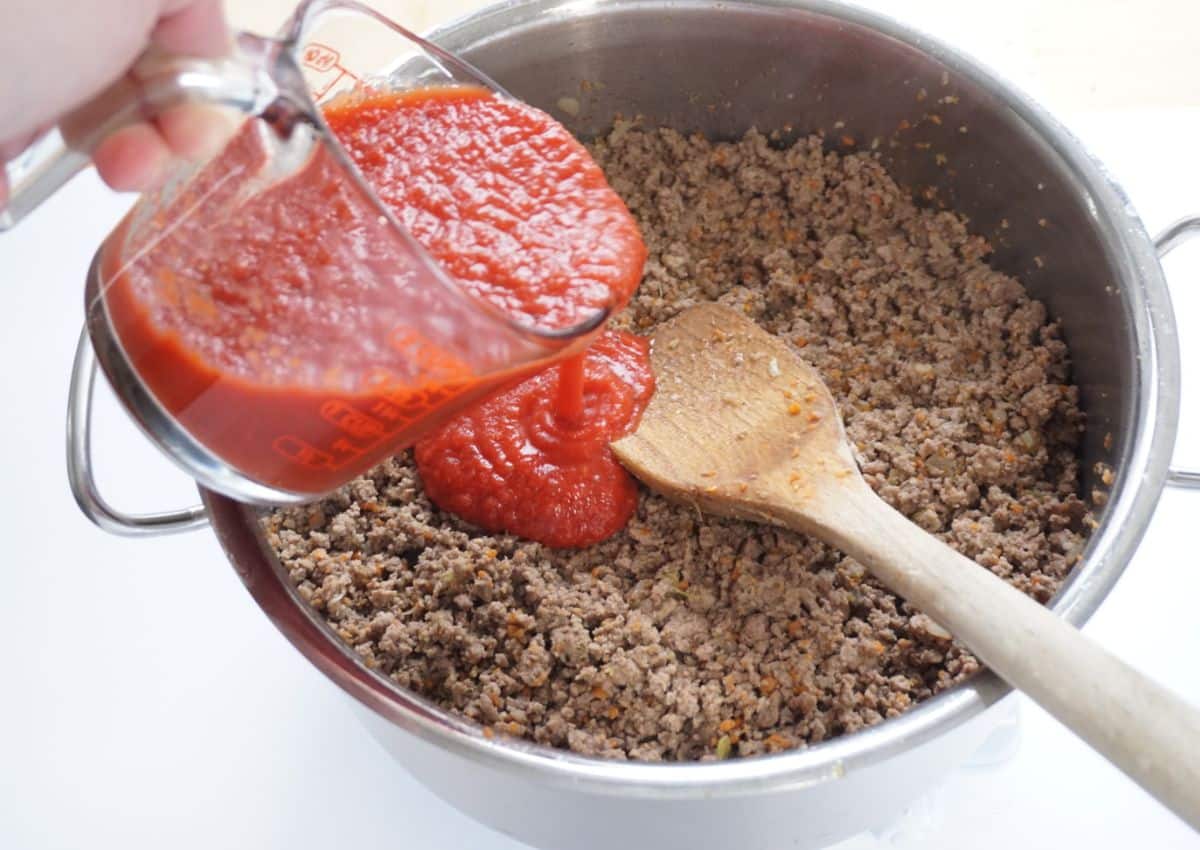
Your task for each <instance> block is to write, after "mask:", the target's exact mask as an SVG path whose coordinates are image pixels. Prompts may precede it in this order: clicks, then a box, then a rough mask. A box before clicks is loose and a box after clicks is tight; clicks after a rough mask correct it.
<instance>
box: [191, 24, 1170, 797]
mask: <svg viewBox="0 0 1200 850" xmlns="http://www.w3.org/2000/svg"><path fill="white" fill-rule="evenodd" d="M575 5H576V4H575V3H574V2H572V0H506V2H500V3H497V4H494V5H491V6H487V7H485V8H483V9H481V10H479V11H477V12H475V13H472V14H469V15H466V16H464V17H462V18H458V19H456V20H454V21H452V22H451V23H448V24H446V25H444V26H442V27H439V28H438V29H436V30H434V31H433V32H432V33H430V34H429V36H428V37H429V39H430V40H432V41H434V42H435V43H438V44H439V45H440V46H442V47H445V48H446V49H449V50H451V51H455V50H457V49H461V48H463V47H466V46H469V45H478V44H480V43H484V42H486V41H487V40H488V39H489V38H490V39H495V38H499V37H503V35H504V34H506V33H508V32H511V31H512V30H514V29H518V28H520V27H523V26H528V25H530V24H532V23H534V22H536V21H538V20H544V19H545V17H546V16H548V15H554V14H558V15H560V16H561V15H566V14H569V13H570V12H571V11H572V7H574V6H575ZM647 6H651V7H653V6H662V7H663V8H664V9H667V8H669V9H672V10H684V9H707V8H712V7H714V6H726V7H728V6H739V7H748V8H753V9H759V10H762V11H763V12H764V13H778V14H786V13H788V12H801V13H807V14H815V15H820V16H825V17H831V18H834V19H836V20H839V21H841V22H844V23H848V24H851V25H856V26H862V27H866V28H869V29H873V30H875V31H877V32H880V33H882V34H883V35H886V36H888V37H890V38H893V39H895V40H897V41H900V42H902V43H904V44H906V45H908V46H910V47H913V48H915V49H917V50H919V51H922V52H924V53H926V54H927V55H929V56H930V57H931V58H932V59H934V60H935V61H938V62H940V63H941V64H943V65H944V66H946V68H947V69H948V70H949V71H951V72H952V73H954V74H957V75H961V76H962V77H964V78H967V79H969V80H970V81H971V82H973V83H975V84H977V85H979V86H980V87H982V88H984V89H986V90H987V91H989V92H990V93H991V94H993V95H994V96H996V97H997V98H998V99H999V100H1000V101H1002V102H1003V103H1004V104H1005V106H1006V107H1007V108H1009V109H1011V110H1012V111H1013V112H1014V113H1015V114H1016V115H1017V116H1018V117H1019V118H1020V119H1021V120H1023V121H1024V122H1025V123H1026V125H1028V127H1029V128H1030V129H1031V130H1033V131H1034V132H1035V133H1036V134H1037V135H1038V137H1039V138H1040V139H1041V140H1042V141H1044V142H1045V143H1046V144H1047V145H1048V147H1049V148H1050V149H1051V150H1052V151H1053V153H1054V154H1055V155H1057V156H1058V157H1059V158H1060V159H1061V161H1062V163H1063V165H1064V166H1065V168H1066V170H1067V171H1068V173H1069V176H1070V177H1071V179H1072V180H1073V181H1074V183H1075V184H1076V186H1077V188H1078V189H1079V191H1081V192H1082V193H1084V195H1085V197H1087V198H1088V199H1089V202H1090V203H1092V204H1093V205H1094V221H1095V222H1096V226H1097V227H1098V229H1099V230H1100V232H1101V235H1102V236H1103V237H1104V241H1105V243H1106V244H1107V246H1108V248H1109V250H1110V251H1111V252H1112V258H1111V259H1112V262H1113V264H1114V267H1116V268H1117V269H1119V271H1120V272H1121V277H1120V279H1121V282H1122V284H1136V285H1122V286H1120V297H1122V298H1123V299H1124V300H1125V301H1126V303H1127V305H1128V311H1129V314H1130V321H1131V324H1132V327H1131V336H1132V339H1133V342H1134V349H1135V351H1134V356H1135V361H1136V362H1135V365H1134V369H1133V381H1134V383H1133V386H1132V388H1131V390H1132V391H1131V404H1132V407H1133V409H1134V410H1135V411H1136V412H1137V415H1136V416H1135V430H1134V433H1133V434H1131V435H1130V440H1129V441H1128V442H1127V444H1126V446H1125V452H1124V456H1123V457H1122V458H1121V459H1120V460H1119V461H1118V463H1117V479H1116V481H1115V482H1114V485H1113V488H1112V492H1111V494H1110V499H1109V503H1108V507H1107V510H1106V514H1105V517H1104V521H1103V522H1102V523H1101V525H1100V527H1099V528H1097V529H1096V531H1095V532H1094V534H1093V535H1092V538H1091V539H1090V540H1089V541H1088V546H1087V549H1086V550H1085V557H1084V558H1083V559H1082V560H1081V561H1080V564H1081V566H1080V567H1079V568H1077V570H1076V571H1075V572H1074V573H1073V574H1072V576H1071V577H1070V578H1069V579H1068V580H1067V582H1066V583H1065V584H1064V586H1063V588H1062V589H1061V590H1060V592H1059V593H1058V595H1057V596H1056V597H1055V599H1054V600H1053V601H1052V603H1051V606H1050V607H1051V608H1052V610H1053V611H1054V612H1055V613H1057V614H1059V615H1060V616H1062V617H1063V618H1065V619H1066V620H1067V621H1068V622H1070V623H1071V624H1073V625H1075V626H1081V625H1083V623H1085V622H1086V621H1087V619H1088V618H1089V617H1090V616H1091V614H1092V613H1093V612H1094V611H1095V610H1096V608H1097V607H1098V606H1099V604H1100V603H1101V602H1102V601H1103V599H1104V598H1105V597H1106V596H1107V594H1108V592H1109V591H1110V590H1111V589H1112V587H1113V586H1114V585H1115V584H1116V582H1117V580H1118V579H1119V578H1120V576H1121V573H1122V572H1123V571H1124V569H1125V566H1126V565H1127V563H1128V562H1129V559H1130V558H1131V557H1132V555H1133V553H1134V551H1135V549H1136V548H1137V545H1138V544H1139V542H1140V541H1141V538H1142V536H1143V534H1144V533H1145V531H1146V528H1147V526H1148V525H1149V522H1150V518H1151V516H1152V514H1153V512H1154V508H1155V506H1156V505H1157V502H1158V499H1159V496H1160V495H1161V493H1162V490H1163V487H1164V484H1165V482H1166V478H1167V467H1168V463H1169V461H1170V455H1171V451H1170V449H1171V447H1173V446H1174V443H1175V436H1176V431H1177V427H1178V417H1179V394H1180V359H1179V348H1178V340H1177V334H1176V325H1175V318H1174V314H1173V312H1172V309H1171V303H1170V296H1169V293H1168V290H1167V286H1166V282H1165V280H1164V277H1163V274H1162V269H1161V267H1160V265H1159V262H1158V258H1157V256H1156V253H1155V250H1154V247H1153V243H1152V242H1151V240H1150V237H1149V236H1148V234H1147V232H1146V230H1145V227H1144V226H1143V225H1142V222H1141V220H1140V219H1139V218H1138V216H1137V213H1136V212H1135V210H1134V209H1133V207H1132V205H1131V204H1130V203H1129V201H1128V198H1127V197H1126V195H1125V193H1124V191H1123V190H1122V189H1121V188H1120V186H1119V185H1118V184H1117V183H1116V182H1115V180H1113V178H1112V177H1111V176H1110V175H1109V174H1108V172H1107V171H1106V170H1105V169H1104V167H1103V165H1101V164H1100V163H1099V161H1097V160H1096V159H1095V158H1093V157H1092V156H1091V155H1090V154H1089V153H1088V152H1087V151H1086V149H1085V148H1084V146H1083V145H1082V144H1081V143H1080V142H1079V140H1078V139H1076V138H1075V137H1074V136H1073V135H1072V134H1071V133H1070V132H1069V131H1068V130H1067V129H1066V128H1065V127H1063V126H1062V125H1061V124H1060V123H1059V122H1058V121H1056V120H1055V119H1054V118H1053V117H1051V116H1050V115H1049V113H1047V112H1046V111H1045V110H1044V109H1043V108H1042V107H1040V106H1039V105H1038V104H1037V103H1035V102H1034V101H1033V100H1032V99H1030V98H1029V97H1028V96H1027V95H1025V94H1024V93H1022V92H1020V91H1018V90H1016V89H1015V88H1014V87H1012V86H1011V85H1009V84H1008V83H1006V82H1004V81H1003V80H1002V79H1001V78H1000V77H999V76H998V75H996V74H994V73H993V72H991V71H989V70H988V69H987V68H985V67H984V66H983V65H982V64H980V63H979V62H977V61H975V60H974V59H971V58H969V57H967V56H966V55H964V54H962V53H960V52H958V51H957V50H955V49H953V48H951V47H949V46H947V45H945V44H942V43H941V42H939V41H937V40H935V39H933V38H930V37H928V36H926V35H924V34H922V33H919V32H917V31H915V30H913V29H911V28H909V27H907V26H905V25H903V24H901V23H899V22H897V21H895V20H892V19H891V18H889V17H887V16H884V15H880V14H877V13H875V12H872V11H867V10H864V9H859V8H856V7H852V6H846V5H843V4H841V3H837V2H831V0H793V1H792V2H789V0H740V2H737V1H735V2H729V0H726V2H715V1H714V0H591V2H589V3H588V4H587V5H586V9H587V10H591V9H593V8H596V7H600V8H603V9H608V10H613V11H616V10H620V9H624V8H637V7H647ZM201 495H202V497H203V500H204V503H205V507H206V508H207V510H208V514H209V517H210V520H211V522H212V525H213V528H214V530H215V531H216V533H217V537H218V539H219V540H220V542H221V545H222V547H223V548H224V550H225V552H226V555H227V556H228V557H229V559H230V561H231V562H232V563H233V564H234V567H235V569H236V570H237V571H238V574H239V575H240V576H241V578H242V580H243V582H244V583H245V584H246V586H247V588H248V589H249V591H250V593H251V594H252V596H253V597H254V598H255V600H256V601H257V602H258V604H259V606H260V607H261V608H262V609H263V611H264V612H265V613H266V614H267V615H268V617H270V618H271V620H272V621H274V623H275V625H276V626H277V627H278V628H279V630H280V631H281V632H283V634H284V635H285V636H286V637H287V638H288V640H289V641H291V643H292V644H293V645H294V646H296V648H297V649H299V650H300V652H301V653H302V654H303V655H304V656H305V657H306V658H308V659H309V660H310V661H311V662H313V663H314V664H315V665H316V666H317V667H318V668H319V669H320V670H321V671H322V672H323V673H325V674H326V675H327V676H328V677H329V678H331V679H332V680H333V681H334V682H335V683H336V684H337V685H339V686H340V687H341V688H342V689H343V690H345V691H347V692H348V693H349V694H350V695H351V696H353V697H354V698H355V699H357V700H358V701H360V702H362V703H363V704H365V705H366V706H367V707H369V708H371V709H372V710H374V711H375V712H377V713H378V714H380V715H382V716H383V717H385V718H386V719H388V720H389V721H391V722H392V723H394V724H396V725H398V726H400V727H401V728H403V729H405V730H407V731H408V732H410V733H412V734H414V735H416V736H418V737H420V738H422V739H424V740H425V741H426V742H428V743H430V744H432V745H434V746H436V747H439V748H443V749H445V750H447V751H449V752H451V753H454V754H455V755H457V756H460V757H462V758H464V759H466V760H468V761H472V762H476V763H478V764H480V765H482V766H488V767H491V768H494V769H497V770H499V771H502V772H507V773H509V774H512V775H515V776H519V777H521V778H525V779H528V780H533V781H537V782H543V783H546V782H552V783H558V784H561V785H563V786H570V787H572V788H574V789H577V790H579V791H586V792H589V793H598V794H606V795H617V796H625V797H641V798H651V799H667V798H674V799H690V798H699V797H706V798H711V797H717V796H719V797H727V796H738V795H747V794H756V793H762V792H767V791H771V792H777V791H783V790H792V789H796V788H802V787H805V786H808V785H814V784H817V783H820V782H824V781H828V780H832V779H838V778H841V777H843V776H845V775H846V774H847V773H850V772H852V771H857V770H860V769H863V768H866V767H869V766H871V765H873V764H875V763H877V762H880V761H883V760H885V759H887V758H890V757H892V756H894V755H897V754H899V753H901V752H904V751H906V750H909V749H912V748H914V747H917V746H919V745H921V744H924V743H927V742H929V741H931V740H932V739H934V738H935V737H937V736H939V735H940V734H942V733H943V732H946V731H949V730H951V729H953V728H955V727H957V726H960V725H961V724H963V723H965V722H967V721H968V720H970V719H972V718H973V717H976V716H977V715H979V714H980V713H981V712H983V711H984V710H985V709H987V708H988V707H989V706H990V705H992V704H993V703H995V702H996V701H997V700H999V699H1001V698H1003V697H1004V696H1006V695H1007V694H1009V693H1010V692H1011V688H1009V687H1008V685H1006V684H1005V683H1004V682H1002V681H1001V680H1000V679H999V678H998V677H997V676H996V675H995V674H993V673H991V672H990V671H984V672H983V673H981V674H979V675H977V676H975V677H973V678H972V679H971V680H969V681H967V682H964V683H962V684H960V685H958V686H956V687H954V688H952V689H950V690H948V691H945V692H943V693H941V694H939V695H937V696H935V697H932V698H930V699H928V700H925V701H924V702H922V703H920V704H919V705H917V706H916V707H915V708H913V709H911V710H909V711H907V712H905V713H904V714H902V715H900V716H899V717H896V718H892V719H888V720H885V721H883V722H881V723H878V724H876V725H874V726H871V727H868V728H866V729H863V730H860V731H857V732H852V733H849V734H846V735H842V736H839V737H837V738H833V739H831V740H827V741H822V742H820V743H817V744H813V745H811V746H809V747H806V748H803V749H797V750H791V751H788V752H785V753H779V754H776V755H769V756H757V757H754V758H749V759H744V760H736V759H735V760H730V761H721V762H705V763H694V762H693V763H671V764H652V763H641V762H614V761H610V760H603V759H596V758H589V757H585V756H579V755H576V754H573V753H569V752H564V751H560V750H555V749H552V748H549V747H545V746H541V745H537V744H532V743H529V742H526V741H521V740H511V739H507V740H506V739H501V738H490V739H489V738H486V737H484V735H483V734H482V731H481V729H480V728H479V727H478V726H477V725H475V724H473V723H470V722H468V721H465V720H463V719H460V718H458V717H455V716H453V715H451V714H449V713H448V712H446V711H444V710H442V709H441V708H439V707H437V706H436V705H434V704H432V703H430V702H428V701H426V700H424V699H422V698H420V697H417V696H415V695H414V694H411V693H408V692H407V691H405V690H403V689H402V688H400V687H399V686H398V685H396V684H395V683H394V682H392V681H391V680H390V679H388V678H387V677H385V676H383V675H382V674H379V673H377V672H375V671H373V670H370V669H368V668H367V667H366V666H365V665H364V664H363V663H362V662H361V661H360V660H359V659H358V656H357V655H356V654H355V653H354V652H353V650H352V649H351V648H350V647H348V646H346V645H344V643H343V642H342V641H341V640H340V639H339V638H337V636H336V635H335V634H334V633H333V631H332V629H330V627H329V626H328V625H326V624H325V623H324V621H322V620H321V619H320V618H319V617H318V616H317V615H316V612H315V611H313V610H312V608H311V607H310V606H308V605H307V603H305V602H304V600H303V599H301V598H300V596H299V594H298V593H296V591H295V589H294V588H293V586H292V584H291V583H290V581H289V580H288V578H287V575H286V572H285V571H284V569H283V567H282V565H281V564H280V563H279V560H278V558H277V557H276V556H275V555H274V553H273V552H271V551H270V549H269V548H268V547H267V545H266V542H265V540H264V539H263V537H262V535H261V534H259V533H258V532H257V528H258V523H257V516H258V514H257V509H256V508H253V507H250V506H246V505H241V504H238V503H236V502H233V501H232V500H230V499H228V498H226V497H224V496H221V495H218V494H216V493H213V492H211V491H207V490H204V489H201Z"/></svg>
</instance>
